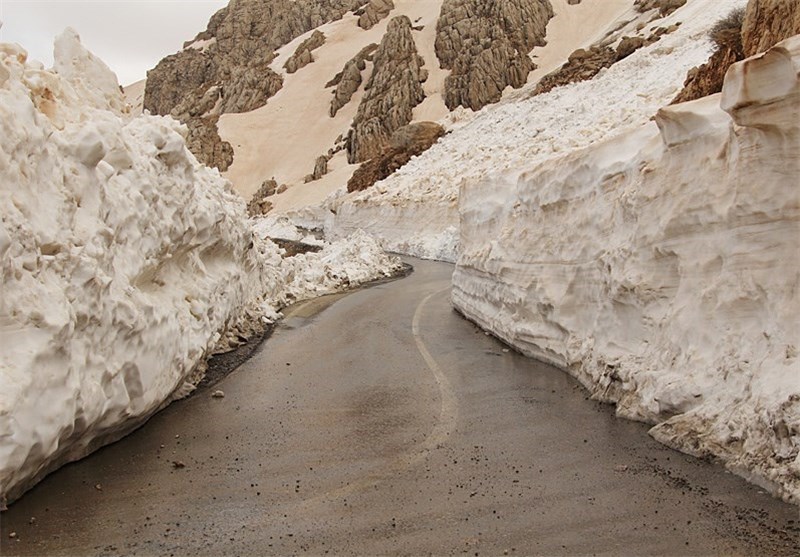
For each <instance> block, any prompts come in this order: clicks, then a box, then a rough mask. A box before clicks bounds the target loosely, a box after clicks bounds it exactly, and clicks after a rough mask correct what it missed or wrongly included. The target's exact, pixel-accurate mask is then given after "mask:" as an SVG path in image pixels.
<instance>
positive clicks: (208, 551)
mask: <svg viewBox="0 0 800 557" xmlns="http://www.w3.org/2000/svg"><path fill="white" fill-rule="evenodd" d="M412 263H413V265H414V266H415V272H414V273H413V274H412V275H411V276H409V277H406V278H404V279H401V280H398V281H395V282H391V283H386V284H381V285H379V286H375V287H373V288H369V289H364V290H360V291H357V292H354V293H352V294H349V295H345V296H341V295H339V296H334V297H328V298H323V299H319V300H316V301H313V302H311V303H307V304H301V305H299V306H297V307H295V308H293V309H292V310H291V312H289V314H288V315H287V318H286V319H285V320H284V321H283V322H282V323H281V324H280V325H279V326H278V328H277V329H276V330H275V332H274V333H273V335H272V337H271V338H270V339H269V340H268V341H266V342H265V343H263V344H262V345H261V346H260V347H259V348H258V350H256V352H255V354H254V356H253V357H252V358H251V359H250V360H248V361H247V362H245V363H244V364H243V365H242V366H241V367H239V368H238V369H236V370H235V371H234V372H233V373H231V374H230V375H228V376H227V377H225V379H223V380H222V381H221V382H220V383H218V384H217V385H215V386H213V387H211V388H209V389H206V390H204V391H201V392H200V393H199V394H198V395H196V396H193V397H191V398H189V399H186V400H183V401H179V402H177V403H174V404H172V405H171V406H169V407H168V408H166V409H165V410H163V411H162V412H161V413H159V414H158V415H156V416H155V417H153V418H152V419H151V420H150V421H149V422H148V423H147V424H145V425H144V426H143V427H142V428H140V429H139V430H137V431H136V432H134V433H133V434H131V435H130V436H128V437H126V438H125V439H123V440H121V441H119V442H117V443H115V444H113V445H110V446H108V447H106V448H104V449H101V450H100V451H98V452H96V453H95V454H93V455H91V456H90V457H88V458H86V459H84V460H82V461H80V462H78V463H74V464H71V465H68V466H66V467H64V468H62V469H61V470H59V471H57V472H55V473H53V474H52V475H50V476H49V477H48V478H46V479H45V480H44V481H43V482H41V483H40V484H39V485H38V486H37V487H35V488H34V489H33V490H31V491H30V492H28V493H27V494H26V495H25V496H23V497H22V498H21V499H20V500H19V501H17V502H16V503H14V504H13V505H11V506H10V508H9V510H8V511H6V512H4V513H2V515H0V536H1V537H0V553H2V555H292V554H313V555H324V554H332V555H352V554H358V555H385V554H403V555H428V554H434V555H450V554H453V555H461V554H467V555H506V554H507V555H797V554H800V512H798V507H796V506H792V505H788V504H785V503H782V502H780V501H778V500H776V499H774V498H772V497H770V496H769V495H768V494H766V493H765V492H764V491H763V490H761V489H759V488H758V487H756V486H753V485H751V484H748V483H746V482H744V481H743V480H742V479H740V478H738V477H737V476H734V475H732V474H730V473H728V472H726V471H725V470H724V469H723V468H722V467H721V466H719V465H718V464H714V463H710V462H706V461H702V460H698V459H695V458H692V457H689V456H685V455H682V454H680V453H677V452H675V451H672V450H670V449H668V448H666V447H664V446H662V445H659V444H658V443H656V442H655V441H653V440H652V439H651V438H650V437H649V436H648V435H647V429H648V427H647V426H646V425H644V424H640V423H635V422H631V421H627V420H622V419H617V418H615V416H614V413H613V408H612V407H610V406H607V405H603V404H600V403H597V402H595V401H592V400H589V399H588V397H587V394H586V392H585V391H584V390H583V389H582V388H581V387H580V386H579V385H578V384H577V383H576V382H575V381H574V380H573V379H572V378H570V377H569V376H567V375H566V374H565V373H563V372H561V371H559V370H557V369H555V368H552V367H550V366H547V365H544V364H541V363H538V362H535V361H532V360H530V359H528V358H525V357H523V356H520V355H518V354H516V353H514V352H513V351H510V350H508V349H507V348H506V347H505V346H504V345H503V344H501V343H500V342H498V341H497V340H496V339H494V338H492V337H489V336H487V335H485V334H484V333H483V332H482V331H480V330H479V329H478V328H477V327H475V326H474V325H473V324H471V323H469V322H468V321H466V320H464V319H463V318H462V317H460V316H459V315H458V314H457V313H456V312H454V311H453V309H452V307H451V305H450V300H449V288H448V285H449V281H450V275H451V273H452V266H450V265H446V264H441V263H433V262H423V261H412ZM217 389H219V390H222V391H223V392H224V394H225V396H224V397H223V398H213V397H212V396H211V393H212V392H213V391H215V390H217ZM12 533H13V534H14V537H13V538H12V537H10V536H11V535H12Z"/></svg>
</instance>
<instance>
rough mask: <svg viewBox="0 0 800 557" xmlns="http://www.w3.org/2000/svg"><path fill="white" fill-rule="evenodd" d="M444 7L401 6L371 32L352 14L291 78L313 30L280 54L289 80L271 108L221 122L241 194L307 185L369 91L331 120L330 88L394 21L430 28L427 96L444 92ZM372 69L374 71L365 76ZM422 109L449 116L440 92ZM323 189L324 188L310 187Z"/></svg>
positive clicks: (436, 2) (435, 0) (435, 2)
mask: <svg viewBox="0 0 800 557" xmlns="http://www.w3.org/2000/svg"><path fill="white" fill-rule="evenodd" d="M440 7H441V0H432V1H426V2H417V1H414V0H398V1H396V2H395V9H394V10H393V11H392V13H391V14H390V15H389V17H387V18H385V19H384V20H383V21H381V22H380V23H378V24H377V25H376V26H375V27H373V28H372V29H370V30H368V31H365V30H364V29H361V28H360V27H358V25H357V22H358V18H357V17H356V16H354V15H347V16H345V17H343V18H342V19H341V20H339V21H335V22H332V23H329V24H326V25H323V26H321V27H320V28H319V30H320V31H322V32H323V33H324V34H325V37H326V39H325V44H324V45H323V46H322V47H320V48H319V49H317V50H315V51H314V60H315V61H314V62H313V63H311V64H309V65H308V66H306V67H304V68H301V69H300V70H298V71H297V72H296V73H294V74H287V73H286V71H285V70H284V68H283V64H284V63H285V62H286V59H287V58H288V57H289V56H291V55H292V54H293V53H294V52H295V50H296V49H297V46H298V45H299V44H300V43H301V42H303V41H304V40H305V39H307V38H308V37H309V36H310V35H311V32H309V33H306V34H305V35H301V36H300V37H297V38H296V39H295V40H293V41H292V42H290V43H289V44H288V45H286V46H285V47H283V48H281V49H280V50H278V56H277V58H276V59H275V60H274V61H273V63H272V65H271V66H272V69H273V70H275V71H276V72H278V73H280V74H282V75H283V76H284V80H285V81H284V85H283V88H282V89H281V90H280V91H279V92H278V93H277V94H276V95H275V96H274V97H272V98H271V99H270V100H269V102H267V104H266V106H263V107H262V108H259V109H257V110H254V111H252V112H248V113H245V114H225V115H223V116H222V117H221V118H220V121H219V131H220V136H221V137H222V139H224V140H225V141H229V142H230V143H231V145H233V148H234V151H235V153H236V154H235V156H234V162H233V165H232V166H231V167H230V169H228V171H227V173H226V176H227V177H228V178H229V179H230V180H231V181H232V182H233V184H234V186H235V187H236V189H237V191H239V192H240V193H241V194H242V195H243V196H245V197H249V196H251V195H252V194H253V193H255V191H256V190H257V189H258V187H259V186H260V185H261V183H262V182H263V181H264V180H268V179H269V178H271V177H273V176H274V177H275V179H276V180H277V181H278V183H288V184H290V185H293V184H297V183H302V182H303V177H304V176H306V175H307V174H310V173H311V172H312V171H313V170H314V161H315V159H316V158H317V157H318V156H320V155H322V154H325V153H327V151H328V149H330V148H331V147H333V144H334V142H335V141H336V138H337V137H338V136H339V135H342V134H346V133H347V130H348V129H349V127H350V123H351V122H352V120H353V117H355V114H356V110H357V109H358V103H359V102H360V101H361V97H362V96H363V87H362V89H359V91H358V92H357V93H356V94H355V95H354V96H353V98H352V100H351V101H350V102H349V103H348V104H347V105H346V106H344V107H343V108H342V109H341V110H339V112H338V113H337V114H336V117H334V118H331V117H330V116H329V114H328V110H329V108H330V99H331V90H332V88H328V89H326V88H325V83H327V82H328V81H329V80H330V79H331V78H332V77H333V76H334V75H335V74H336V73H337V72H339V71H340V70H341V69H342V67H343V66H344V64H345V62H347V61H348V60H349V59H350V58H352V57H353V56H354V55H355V54H356V53H357V52H358V51H359V50H361V49H362V48H363V47H365V46H367V45H368V44H370V43H380V41H381V38H382V37H383V35H384V33H385V32H386V27H387V25H388V23H389V20H390V19H391V18H392V17H395V16H398V15H407V16H408V17H409V18H410V19H411V21H412V22H413V24H414V25H416V26H419V25H422V26H424V29H423V30H422V31H421V32H417V37H416V38H417V45H418V48H420V47H421V46H422V45H423V44H425V45H426V46H427V48H420V54H421V55H422V56H423V57H424V58H425V67H426V69H428V70H429V72H430V74H431V76H430V77H429V80H428V81H429V83H428V84H426V93H429V94H430V93H438V92H439V91H440V90H441V86H442V83H443V82H444V76H443V75H438V74H442V73H444V72H440V71H437V70H438V62H437V61H436V57H435V55H434V53H433V37H434V34H435V31H436V20H437V19H438V17H439V9H440ZM423 37H424V40H423ZM428 43H429V44H428ZM370 70H371V66H370V65H368V67H367V71H370ZM364 75H365V76H366V75H368V73H367V72H365V74H364ZM431 87H433V89H431ZM424 104H425V106H424V107H422V108H423V109H424V111H425V115H426V116H425V117H426V118H430V117H441V116H443V115H444V114H445V113H446V112H447V109H446V108H445V107H444V104H443V103H442V101H441V96H440V95H438V94H437V95H434V96H432V97H431V98H429V99H428V100H426V102H425V103H424ZM267 146H268V147H267ZM344 162H346V161H344ZM332 163H333V164H332V165H331V166H332V169H335V168H336V166H337V164H338V165H339V166H341V165H342V164H343V161H342V160H341V159H336V160H334V161H332ZM350 173H351V170H349V171H348V172H347V173H346V175H347V176H346V177H345V179H344V181H339V180H337V181H336V183H335V184H334V185H333V187H334V188H335V187H337V186H338V185H342V184H344V182H346V178H347V177H349V175H350ZM327 182H330V180H328V181H327ZM320 185H322V184H319V182H316V183H314V184H312V186H320ZM328 189H329V188H328Z"/></svg>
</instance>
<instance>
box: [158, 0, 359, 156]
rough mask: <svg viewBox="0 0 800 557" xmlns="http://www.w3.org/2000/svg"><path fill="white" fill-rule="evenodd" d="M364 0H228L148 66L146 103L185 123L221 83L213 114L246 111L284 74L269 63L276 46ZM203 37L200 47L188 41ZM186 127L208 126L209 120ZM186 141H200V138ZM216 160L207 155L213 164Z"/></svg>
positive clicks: (276, 85) (273, 90) (260, 102)
mask: <svg viewBox="0 0 800 557" xmlns="http://www.w3.org/2000/svg"><path fill="white" fill-rule="evenodd" d="M366 2H367V0H295V1H293V2H286V1H284V0H231V3H230V4H229V5H228V6H226V7H225V8H222V9H221V10H220V11H218V12H217V13H216V14H214V15H213V16H212V17H211V19H210V21H209V23H208V27H207V29H206V30H205V31H203V32H201V33H199V34H198V35H197V37H195V39H194V41H191V42H190V43H188V44H187V46H186V48H184V49H183V50H182V51H180V52H178V53H177V54H173V55H172V56H168V57H167V58H165V59H164V60H162V61H161V62H160V63H159V64H158V65H157V66H156V67H155V68H153V69H152V70H150V71H149V72H147V84H146V87H145V94H144V109H145V110H149V111H150V112H151V113H153V114H172V115H173V116H175V117H177V118H179V119H180V120H181V121H183V122H184V123H187V124H188V123H189V121H190V120H191V119H194V118H199V117H201V116H208V115H210V114H208V113H207V112H201V111H200V109H199V107H200V106H201V105H202V106H205V104H204V102H203V101H204V98H205V97H206V94H207V93H208V91H209V90H210V89H212V88H215V87H216V88H219V91H218V99H217V101H216V102H215V103H214V106H213V110H212V114H216V115H219V114H224V113H237V112H248V111H250V110H254V109H256V108H259V107H261V106H263V105H264V104H265V103H266V102H267V99H269V98H270V97H271V96H272V95H274V94H275V93H276V92H277V91H278V90H280V88H281V86H282V84H283V79H282V78H281V76H280V75H278V74H277V73H275V72H274V71H273V70H272V69H270V67H269V64H270V63H271V62H272V60H273V59H274V57H275V50H276V49H277V48H279V47H281V46H283V45H285V44H287V43H288V42H289V41H291V40H292V39H294V38H296V37H299V36H300V35H302V34H303V33H306V32H308V31H310V30H311V29H314V28H316V27H318V26H320V25H322V24H324V23H327V22H329V21H333V20H336V19H340V18H341V17H342V16H343V15H344V14H345V13H347V12H348V11H351V10H353V9H356V8H358V7H360V6H363V5H364V4H366ZM201 41H202V43H203V47H202V48H194V47H193V46H192V45H193V44H195V43H198V42H201ZM190 129H196V130H204V133H207V132H209V131H210V128H208V126H205V127H200V126H197V125H196V126H194V127H192V126H190ZM189 143H190V144H192V145H198V144H199V143H200V141H199V140H197V141H193V140H192V137H191V136H190V139H189ZM217 162H219V161H211V164H214V165H215V166H216V165H217Z"/></svg>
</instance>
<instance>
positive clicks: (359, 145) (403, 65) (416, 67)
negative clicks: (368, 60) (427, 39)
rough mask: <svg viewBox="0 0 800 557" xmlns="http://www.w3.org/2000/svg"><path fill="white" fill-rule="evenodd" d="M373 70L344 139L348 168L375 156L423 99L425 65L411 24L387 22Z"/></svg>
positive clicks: (402, 19)
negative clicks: (349, 165) (412, 34)
mask: <svg viewBox="0 0 800 557" xmlns="http://www.w3.org/2000/svg"><path fill="white" fill-rule="evenodd" d="M374 62H375V67H374V68H373V70H372V75H371V76H370V78H369V81H368V82H367V85H366V87H365V89H366V93H365V94H364V98H363V99H361V104H359V106H358V112H357V113H356V117H355V118H354V119H353V127H352V128H351V129H350V132H349V133H348V135H347V160H348V161H349V162H350V163H351V164H352V163H356V162H364V161H366V160H369V159H371V158H372V157H374V156H376V155H379V154H380V153H381V151H383V149H384V148H385V147H386V146H388V144H389V138H390V137H391V135H392V133H393V132H394V131H395V130H397V129H398V128H400V127H402V126H405V125H406V124H408V123H409V122H411V118H412V109H413V108H414V107H415V106H416V105H418V104H419V103H421V102H422V100H423V99H424V98H425V91H423V89H422V83H423V82H424V81H425V80H426V79H427V78H428V71H427V70H425V69H424V68H423V67H422V66H423V64H424V63H425V61H424V60H423V58H422V56H420V55H419V54H418V53H417V47H416V45H415V44H414V38H413V37H412V36H411V20H410V19H408V17H406V16H397V17H395V18H394V19H392V20H391V21H390V22H389V26H388V28H387V30H386V34H385V35H384V37H383V40H381V44H380V46H379V47H378V50H377V52H376V53H375V58H374Z"/></svg>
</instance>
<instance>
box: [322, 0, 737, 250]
mask: <svg viewBox="0 0 800 557" xmlns="http://www.w3.org/2000/svg"><path fill="white" fill-rule="evenodd" d="M745 4H746V0H690V1H689V2H688V3H687V4H686V5H685V6H684V7H683V8H681V9H679V10H677V11H676V12H674V13H673V14H672V15H670V16H669V17H668V18H665V19H661V20H658V21H657V23H656V25H658V26H664V27H668V26H670V25H672V24H673V23H677V22H680V23H681V26H680V27H679V28H678V30H676V31H675V32H673V33H671V34H667V35H664V36H663V37H662V38H661V40H660V41H658V42H656V43H654V44H652V45H650V46H649V47H646V48H642V49H640V50H637V51H636V52H634V53H633V54H632V55H631V56H629V57H627V58H625V59H624V60H622V61H620V62H617V63H616V64H614V65H613V66H612V67H611V68H608V69H607V70H604V71H603V72H601V73H600V74H599V75H598V76H597V77H595V78H594V79H593V80H591V81H585V82H581V83H574V84H571V85H568V86H565V87H561V88H557V89H555V90H553V91H551V92H549V93H547V94H543V95H538V96H536V97H533V98H529V99H525V100H521V101H519V100H516V101H515V102H508V103H501V104H499V105H494V106H488V107H486V108H484V109H483V110H482V111H480V112H479V113H478V114H477V115H476V116H475V117H474V118H472V119H471V120H469V121H468V122H467V123H464V124H460V125H459V127H458V128H457V129H455V130H453V131H452V133H449V134H448V135H445V136H444V137H443V138H441V139H440V140H439V141H438V142H437V143H436V144H435V145H433V147H431V148H430V149H429V150H428V151H426V152H425V153H423V154H422V155H420V156H419V157H415V158H414V159H412V160H411V161H410V162H409V163H408V164H406V165H405V166H404V167H403V168H401V169H400V170H398V171H397V172H396V173H395V174H393V175H392V176H390V177H389V178H387V179H386V180H383V181H382V182H378V183H377V184H375V186H373V187H372V188H370V189H368V190H365V191H364V192H360V193H357V194H352V195H349V196H346V197H342V198H339V199H337V200H335V202H334V205H333V207H332V208H333V209H334V210H335V212H336V214H335V216H334V217H332V218H331V219H330V220H329V222H328V224H327V226H326V234H329V235H331V236H333V237H335V236H337V235H338V234H345V233H347V232H348V231H350V230H353V229H356V228H362V229H364V230H366V231H367V232H369V233H370V234H372V235H373V236H375V237H378V238H380V239H381V241H382V242H384V244H385V245H386V246H387V247H388V248H389V249H392V250H395V251H401V252H404V253H410V254H413V255H416V256H419V257H425V258H437V259H444V260H453V259H454V258H455V256H456V250H457V246H456V245H455V244H454V243H453V242H452V235H450V234H447V233H446V231H447V230H448V229H457V227H458V191H459V188H460V187H461V186H462V185H472V184H475V183H479V182H482V181H484V180H485V179H486V177H487V176H489V175H491V174H492V173H494V172H496V171H498V170H502V169H505V168H518V167H521V166H526V165H530V164H532V163H538V162H543V161H546V160H548V159H554V158H558V157H561V156H563V155H564V154H565V153H569V152H571V151H574V150H575V149H580V148H583V147H586V146H588V145H591V144H593V143H597V142H599V141H603V140H605V139H608V138H610V137H613V136H614V135H617V134H619V133H622V132H625V131H629V130H632V129H636V128H638V127H641V126H642V125H644V124H646V123H647V122H648V121H649V120H650V118H651V117H652V116H653V114H655V112H656V111H657V110H658V109H659V108H661V107H662V106H664V105H666V104H668V103H669V101H670V100H671V99H672V98H673V97H674V96H675V95H676V94H677V92H678V91H679V90H680V88H681V86H682V85H683V81H684V78H685V77H686V73H687V71H688V70H689V69H690V68H692V67H694V66H698V65H700V64H702V63H704V62H705V61H706V60H707V59H708V56H709V54H710V53H711V51H712V45H711V43H710V41H709V39H708V37H707V32H708V29H709V28H710V27H711V26H712V25H713V24H714V23H715V22H716V21H717V20H718V19H720V18H721V17H723V16H724V15H726V14H727V13H728V12H729V11H730V10H731V9H733V8H735V7H740V6H744V5H745ZM603 13H604V12H603ZM609 13H611V15H614V14H615V13H616V12H613V11H611V12H609ZM634 17H635V14H634V13H633V9H632V8H631V12H630V14H629V19H633V18H634ZM609 23H611V22H609ZM643 32H647V29H645V30H644V31H643ZM573 41H574V42H575V44H576V45H577V44H582V43H581V38H580V37H575V38H574V39H573ZM534 85H535V84H531V86H529V88H528V90H529V91H530V90H531V89H532V87H533V86H534ZM519 95H520V94H519V93H516V94H515V95H514V97H515V98H516V97H518V96H519ZM465 118H471V117H470V116H468V115H467V116H465ZM420 212H421V213H422V214H423V215H424V216H423V218H417V217H416V215H417V214H419V213H420ZM421 226H422V228H420V227H421ZM436 237H438V238H439V239H440V240H441V242H442V243H441V244H440V245H432V243H433V240H435V239H436ZM406 246H411V247H412V248H414V247H420V246H422V247H424V249H412V250H411V251H408V252H406V251H405V250H406V249H407V248H406Z"/></svg>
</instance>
